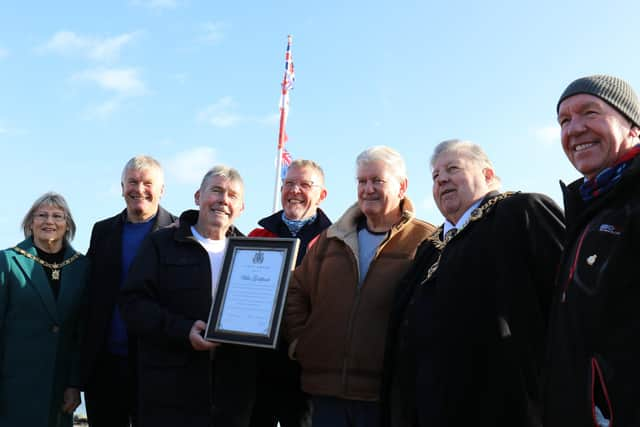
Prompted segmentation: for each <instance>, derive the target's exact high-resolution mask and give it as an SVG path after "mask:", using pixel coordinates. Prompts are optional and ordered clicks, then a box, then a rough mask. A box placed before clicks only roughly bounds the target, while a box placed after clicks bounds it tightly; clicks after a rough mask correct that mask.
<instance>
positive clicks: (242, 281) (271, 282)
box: [216, 248, 286, 336]
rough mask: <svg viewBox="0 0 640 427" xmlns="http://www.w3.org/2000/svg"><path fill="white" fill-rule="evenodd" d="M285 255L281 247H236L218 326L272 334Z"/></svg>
mask: <svg viewBox="0 0 640 427" xmlns="http://www.w3.org/2000/svg"><path fill="white" fill-rule="evenodd" d="M285 256H286V251H285V250H281V249H274V250H271V249H268V250H265V249H259V250H256V249H251V248H235V249H234V253H233V258H232V260H231V268H230V272H231V273H230V275H229V279H228V282H227V285H226V286H225V294H224V296H223V298H222V307H221V310H220V316H219V321H218V324H217V328H216V329H218V330H220V331H228V332H240V333H244V334H251V335H263V336H268V335H269V331H270V330H271V322H272V320H273V312H274V310H275V307H276V302H277V301H276V298H277V292H278V285H279V283H280V279H281V277H282V273H283V268H284V266H285Z"/></svg>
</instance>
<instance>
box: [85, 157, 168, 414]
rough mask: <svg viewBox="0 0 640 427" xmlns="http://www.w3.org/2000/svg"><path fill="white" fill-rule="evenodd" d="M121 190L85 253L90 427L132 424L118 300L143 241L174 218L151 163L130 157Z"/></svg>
mask: <svg viewBox="0 0 640 427" xmlns="http://www.w3.org/2000/svg"><path fill="white" fill-rule="evenodd" d="M121 186H122V196H123V197H124V200H125V203H126V209H125V210H124V211H122V212H120V213H119V214H117V215H115V216H113V217H111V218H108V219H105V220H102V221H99V222H97V223H96V224H95V225H94V227H93V231H92V233H91V243H90V245H89V251H88V252H87V257H88V258H89V260H90V261H91V269H90V277H89V307H88V320H87V327H86V331H87V335H86V337H85V341H84V343H85V344H84V354H83V358H82V379H83V384H84V388H85V390H84V391H85V397H86V400H87V403H86V408H87V417H88V420H89V423H90V425H91V426H92V427H102V426H104V427H124V426H129V425H130V423H131V424H133V425H134V426H135V425H136V409H137V408H136V407H137V403H136V393H137V391H136V389H137V385H136V384H137V378H136V377H137V374H136V369H135V366H136V363H137V362H136V346H135V338H134V337H132V336H131V335H130V334H129V333H128V331H127V329H126V327H125V326H124V322H123V321H122V317H121V315H120V311H119V310H118V307H117V305H116V301H117V298H118V294H119V292H120V288H121V287H122V284H123V283H124V281H125V279H126V277H127V272H128V271H129V266H130V265H131V262H132V261H133V258H134V257H135V255H136V254H137V252H138V249H139V247H140V244H141V243H142V240H143V239H144V237H145V236H146V235H147V234H149V233H151V232H153V231H155V230H157V229H158V228H162V227H165V226H167V225H169V224H171V223H172V222H173V221H174V220H175V217H174V216H173V215H172V214H170V213H169V212H167V211H166V210H164V209H163V208H162V207H160V205H159V203H160V198H161V197H162V195H163V193H164V176H163V171H162V168H161V166H160V164H159V163H158V162H157V161H156V160H155V159H153V158H151V157H149V156H136V157H134V158H132V159H130V160H129V161H128V162H127V164H126V165H125V167H124V170H123V171H122V180H121Z"/></svg>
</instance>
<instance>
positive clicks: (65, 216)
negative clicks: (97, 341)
mask: <svg viewBox="0 0 640 427" xmlns="http://www.w3.org/2000/svg"><path fill="white" fill-rule="evenodd" d="M22 227H23V229H24V235H25V237H26V240H24V241H23V242H22V243H19V244H18V245H17V246H14V247H12V248H8V249H5V250H4V251H2V252H0V426H2V427H24V426H29V427H62V426H71V425H72V424H73V419H72V417H73V411H74V410H75V409H76V407H77V406H78V405H79V404H80V391H79V389H78V387H79V379H78V365H79V363H78V362H79V360H78V359H79V352H80V341H79V339H80V337H81V336H82V326H83V323H84V315H83V311H84V308H83V307H84V300H85V293H86V288H87V273H88V261H87V259H86V258H85V257H84V256H82V255H80V254H79V253H78V252H76V251H75V250H74V249H73V248H72V247H71V245H70V244H69V241H70V240H71V239H72V238H73V236H74V234H75V231H76V225H75V223H74V221H73V218H72V216H71V212H70V211H69V208H68V206H67V202H66V201H65V200H64V198H63V197H62V196H61V195H59V194H56V193H46V194H44V195H43V196H41V197H40V198H38V199H37V200H36V201H35V202H34V204H33V206H32V207H31V209H30V210H29V212H27V214H26V215H25V217H24V220H23V222H22Z"/></svg>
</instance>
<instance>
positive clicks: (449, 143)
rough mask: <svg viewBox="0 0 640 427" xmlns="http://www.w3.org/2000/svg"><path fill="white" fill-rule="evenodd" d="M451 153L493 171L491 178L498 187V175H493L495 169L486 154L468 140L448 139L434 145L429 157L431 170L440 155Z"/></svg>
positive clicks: (499, 181)
mask: <svg viewBox="0 0 640 427" xmlns="http://www.w3.org/2000/svg"><path fill="white" fill-rule="evenodd" d="M451 151H457V152H458V153H460V154H462V155H464V156H466V157H467V158H468V159H469V160H471V161H472V162H474V163H475V164H476V165H478V166H479V167H481V168H482V169H484V168H489V169H491V170H492V171H494V177H493V178H494V181H495V184H496V187H499V186H500V183H501V180H500V177H498V175H495V168H494V167H493V163H491V160H490V159H489V156H487V153H485V152H484V150H483V149H482V147H480V146H479V145H478V144H476V143H474V142H472V141H469V140H464V139H448V140H446V141H442V142H441V143H439V144H438V145H436V148H434V149H433V154H432V155H431V168H432V169H433V167H434V166H435V164H436V161H437V160H438V157H440V155H442V154H443V153H447V152H451Z"/></svg>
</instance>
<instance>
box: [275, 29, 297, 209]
mask: <svg viewBox="0 0 640 427" xmlns="http://www.w3.org/2000/svg"><path fill="white" fill-rule="evenodd" d="M291 42H292V37H291V36H290V35H289V36H287V51H286V53H285V63H284V77H283V78H282V94H281V95H280V130H279V131H278V153H277V159H276V180H275V186H274V189H273V212H277V211H278V199H279V197H278V194H279V193H280V181H281V178H280V173H281V170H282V150H283V149H284V144H285V142H286V140H287V134H286V131H285V125H286V123H287V114H288V112H289V89H291V87H292V86H293V79H294V74H293V58H292V57H291Z"/></svg>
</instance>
